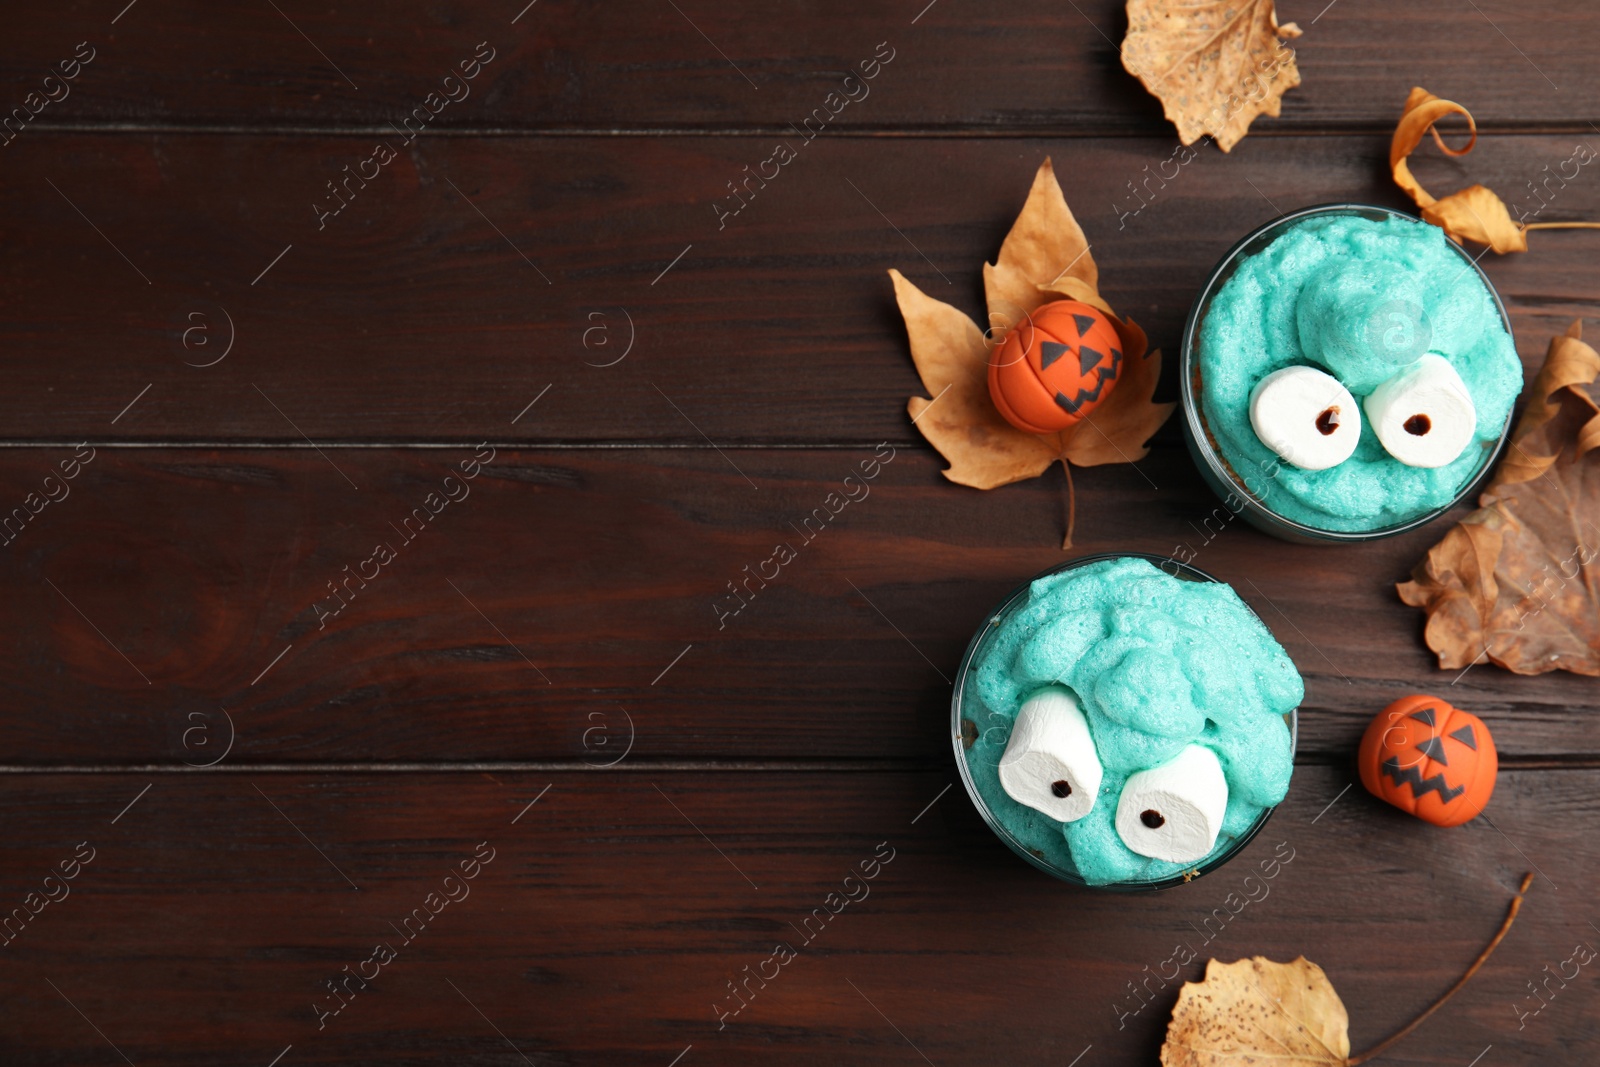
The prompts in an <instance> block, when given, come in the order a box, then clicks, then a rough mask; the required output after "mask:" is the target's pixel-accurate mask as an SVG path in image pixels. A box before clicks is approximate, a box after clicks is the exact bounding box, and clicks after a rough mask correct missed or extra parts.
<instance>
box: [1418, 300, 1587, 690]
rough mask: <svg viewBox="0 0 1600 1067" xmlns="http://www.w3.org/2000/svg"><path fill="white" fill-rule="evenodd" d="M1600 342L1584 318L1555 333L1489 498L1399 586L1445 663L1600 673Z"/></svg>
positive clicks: (1485, 494)
mask: <svg viewBox="0 0 1600 1067" xmlns="http://www.w3.org/2000/svg"><path fill="white" fill-rule="evenodd" d="M1596 377H1600V353H1596V352H1595V350H1594V349H1593V348H1591V347H1590V346H1589V345H1587V344H1585V343H1584V342H1583V339H1582V331H1581V325H1580V323H1577V322H1574V323H1573V324H1572V326H1571V327H1570V328H1569V329H1568V330H1567V332H1566V334H1565V335H1563V336H1560V337H1556V338H1554V339H1552V340H1551V342H1550V351H1549V354H1548V355H1547V356H1546V357H1545V362H1544V366H1543V368H1541V369H1540V371H1539V375H1538V377H1537V378H1535V379H1534V382H1533V385H1532V386H1530V388H1529V395H1530V399H1529V402H1528V406H1527V409H1526V410H1525V411H1524V412H1523V414H1522V418H1521V419H1520V420H1519V421H1518V423H1517V428H1516V431H1515V433H1514V434H1513V436H1512V439H1511V444H1510V451H1509V452H1508V454H1507V455H1506V457H1505V459H1504V460H1503V461H1502V462H1501V464H1500V469H1499V470H1498V471H1497V472H1496V473H1495V478H1494V480H1493V481H1492V482H1490V483H1489V487H1488V488H1487V489H1485V490H1484V492H1483V493H1482V494H1481V495H1480V496H1479V498H1478V504H1479V508H1478V510H1477V511H1475V512H1473V513H1472V514H1471V515H1468V516H1467V517H1466V518H1465V519H1463V520H1461V522H1460V523H1459V524H1458V525H1457V526H1456V527H1455V528H1454V529H1452V530H1451V531H1450V532H1449V533H1448V534H1446V535H1445V538H1444V540H1442V541H1440V542H1439V543H1438V544H1436V545H1434V546H1433V548H1432V549H1430V550H1429V552H1428V555H1427V558H1425V559H1424V560H1423V561H1422V562H1421V563H1419V564H1417V566H1416V568H1415V570H1413V571H1412V576H1411V581H1409V582H1402V583H1400V585H1399V586H1398V587H1397V588H1398V590H1399V593H1400V599H1401V600H1403V601H1405V602H1406V603H1407V604H1410V605H1412V606H1413V607H1419V608H1422V609H1423V610H1424V611H1426V612H1427V615H1428V624H1427V628H1426V630H1425V631H1424V639H1425V640H1426V641H1427V643H1428V647H1429V648H1431V649H1432V650H1433V651H1434V652H1435V653H1436V654H1437V655H1438V657H1439V666H1440V667H1441V668H1442V669H1445V670H1456V669H1464V668H1465V667H1467V666H1468V665H1469V664H1472V663H1476V662H1480V661H1481V660H1482V659H1483V658H1484V657H1487V658H1488V659H1489V660H1490V661H1492V662H1494V663H1497V664H1499V665H1500V666H1502V667H1504V668H1505V669H1507V670H1509V671H1513V672H1515V673H1517V674H1543V673H1544V672H1546V671H1553V670H1567V671H1572V672H1574V673H1576V674H1586V675H1600V566H1597V565H1596V561H1597V560H1600V404H1597V403H1596V402H1595V399H1594V398H1593V396H1591V395H1590V393H1589V392H1588V390H1589V387H1590V386H1592V384H1593V383H1594V381H1595V379H1596Z"/></svg>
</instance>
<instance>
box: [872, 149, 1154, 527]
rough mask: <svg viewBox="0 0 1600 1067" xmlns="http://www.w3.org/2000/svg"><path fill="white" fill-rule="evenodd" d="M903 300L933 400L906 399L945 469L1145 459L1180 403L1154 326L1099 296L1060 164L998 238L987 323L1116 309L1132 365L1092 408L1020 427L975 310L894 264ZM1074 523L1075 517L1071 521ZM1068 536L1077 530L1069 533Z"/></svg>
mask: <svg viewBox="0 0 1600 1067" xmlns="http://www.w3.org/2000/svg"><path fill="white" fill-rule="evenodd" d="M889 275H890V277H891V278H892V279H893V280H894V288H895V299H896V300H897V301H898V303H899V305H900V313H901V315H902V316H903V317H904V318H905V320H906V333H907V335H908V336H909V337H910V340H911V358H912V361H913V362H915V363H916V366H917V373H918V375H919V376H920V377H921V379H922V385H923V388H924V389H926V390H927V391H928V397H929V398H931V399H928V398H924V397H912V398H911V399H910V401H909V402H908V403H907V405H906V409H907V411H908V412H909V413H910V415H911V418H912V420H913V422H915V424H916V426H917V429H918V430H920V431H922V435H923V436H924V437H926V438H927V439H928V441H929V443H931V444H932V445H933V446H934V447H935V448H937V449H938V450H939V453H940V454H941V455H943V456H944V458H945V459H946V460H948V461H949V463H950V468H949V469H948V470H946V471H945V472H944V473H945V477H947V478H949V479H950V480H951V481H953V482H956V483H958V484H960V485H969V486H972V487H973V488H976V489H993V488H995V487H997V486H1001V485H1007V484H1009V483H1011V482H1016V481H1021V480H1023V479H1025V478H1033V477H1036V476H1037V475H1040V474H1042V473H1044V471H1045V470H1046V469H1047V468H1048V467H1049V466H1050V464H1051V463H1052V462H1054V461H1055V460H1058V459H1059V460H1061V461H1062V462H1063V463H1067V462H1071V463H1076V464H1078V465H1079V466H1085V467H1087V466H1095V465H1097V464H1103V463H1131V462H1134V461H1136V460H1139V459H1142V458H1143V457H1144V456H1145V455H1146V454H1147V453H1148V452H1149V449H1148V448H1147V447H1146V445H1145V442H1147V441H1148V440H1149V439H1150V437H1151V436H1152V435H1153V434H1154V433H1155V432H1156V430H1157V429H1158V428H1160V426H1161V424H1162V423H1163V422H1165V421H1166V419H1167V417H1168V416H1169V415H1170V414H1171V413H1172V409H1173V407H1174V406H1175V405H1173V404H1153V403H1151V402H1150V398H1151V396H1152V395H1153V393H1154V391H1155V386H1156V380H1157V378H1158V377H1159V376H1160V372H1161V353H1160V352H1149V353H1147V352H1146V350H1145V349H1146V344H1147V341H1146V338H1145V334H1144V331H1143V330H1141V329H1140V328H1139V327H1138V326H1136V325H1134V324H1133V323H1132V322H1125V321H1123V320H1122V319H1120V318H1118V317H1117V315H1116V313H1115V312H1114V311H1112V309H1111V307H1110V305H1108V304H1107V303H1106V302H1105V301H1104V300H1103V299H1101V297H1100V293H1099V289H1098V284H1099V269H1098V268H1097V267H1096V266H1095V262H1094V257H1093V256H1092V255H1090V254H1089V242H1088V241H1087V240H1086V239H1085V237H1084V234H1083V229H1082V228H1081V227H1080V226H1079V225H1078V222H1077V220H1076V219H1075V218H1073V215H1072V210H1071V209H1070V208H1069V207H1067V201H1066V198H1065V197H1064V196H1063V195H1062V193H1061V186H1060V184H1059V183H1058V182H1057V181H1056V176H1055V169H1054V167H1053V166H1052V165H1051V162H1050V160H1048V159H1046V160H1045V161H1044V162H1043V163H1042V164H1041V165H1040V167H1039V170H1038V173H1036V174H1035V175H1034V179H1033V187H1032V189H1031V190H1030V191H1029V193H1028V199H1027V202H1026V203H1025V204H1024V205H1023V207H1022V211H1021V212H1020V213H1019V214H1018V215H1017V221H1016V222H1015V223H1014V224H1013V225H1012V227H1011V232H1010V233H1008V234H1007V235H1006V239H1005V241H1004V242H1003V243H1002V244H1001V246H1000V254H999V256H998V257H997V258H996V262H995V263H994V264H992V265H991V264H987V263H986V264H984V272H983V279H984V291H985V294H986V296H987V299H988V304H989V326H990V330H991V332H993V336H994V337H995V338H996V339H999V338H1002V337H1003V336H1004V333H1003V331H1005V330H1007V329H1011V328H1014V327H1016V326H1018V325H1020V324H1021V323H1022V322H1023V320H1024V319H1025V318H1026V317H1027V315H1029V314H1031V313H1032V312H1033V311H1034V310H1035V309H1037V308H1038V307H1039V306H1040V305H1041V304H1044V303H1047V302H1048V301H1050V300H1056V299H1061V298H1063V297H1070V298H1072V299H1076V300H1083V301H1085V302H1086V303H1089V304H1092V305H1094V306H1095V307H1097V308H1099V309H1100V310H1102V311H1104V312H1105V313H1106V315H1107V316H1109V317H1110V319H1111V323H1112V325H1113V326H1114V327H1115V328H1116V330H1117V333H1118V336H1119V337H1120V338H1121V339H1122V345H1123V364H1122V365H1123V367H1124V368H1125V369H1124V370H1123V371H1122V373H1121V377H1119V379H1118V381H1117V385H1116V388H1114V389H1113V390H1112V391H1111V393H1110V395H1109V396H1108V397H1107V398H1106V399H1105V400H1104V401H1102V402H1101V404H1100V405H1099V407H1097V408H1096V409H1095V411H1094V413H1093V415H1092V416H1089V417H1086V418H1085V419H1084V420H1083V421H1082V422H1080V423H1078V424H1077V425H1076V426H1074V427H1072V428H1071V429H1069V430H1065V431H1063V432H1061V433H1056V434H1045V435H1035V434H1031V433H1028V432H1026V431H1024V430H1019V429H1017V428H1016V427H1014V426H1012V425H1011V424H1010V423H1009V422H1007V421H1006V420H1005V419H1004V418H1003V417H1002V416H1001V415H1000V413H999V411H997V410H996V409H995V406H994V402H993V401H992V400H991V399H990V397H989V383H988V360H989V351H990V344H991V341H990V340H989V339H988V338H986V336H985V333H984V332H983V331H980V330H979V329H978V327H977V325H976V324H974V323H973V321H972V320H971V319H969V318H968V317H967V316H966V315H965V314H963V313H962V312H961V311H959V310H957V309H956V308H954V307H951V306H950V305H949V304H945V303H942V302H941V301H938V300H935V299H934V298H932V297H930V296H928V295H927V294H925V293H923V292H922V291H921V290H920V289H918V288H917V287H916V286H915V285H913V284H912V283H911V282H910V281H908V280H906V278H905V277H904V276H903V275H901V274H900V272H899V271H893V270H892V271H890V272H889ZM1069 525H1070V523H1069ZM1068 537H1069V540H1070V530H1069V533H1068Z"/></svg>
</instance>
